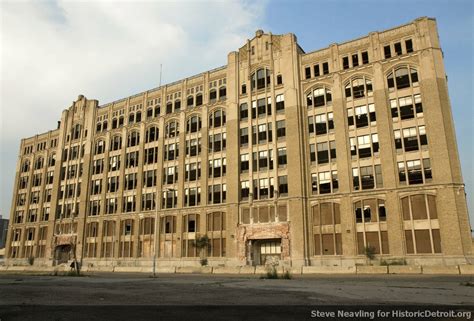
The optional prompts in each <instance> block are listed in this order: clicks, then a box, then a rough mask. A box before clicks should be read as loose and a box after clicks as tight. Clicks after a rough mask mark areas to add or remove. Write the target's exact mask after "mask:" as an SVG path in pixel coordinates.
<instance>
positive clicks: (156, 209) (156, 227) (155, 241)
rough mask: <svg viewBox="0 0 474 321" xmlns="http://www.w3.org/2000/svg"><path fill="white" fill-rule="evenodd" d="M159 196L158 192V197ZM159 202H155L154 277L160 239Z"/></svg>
mask: <svg viewBox="0 0 474 321" xmlns="http://www.w3.org/2000/svg"><path fill="white" fill-rule="evenodd" d="M156 198H158V193H157V197H156ZM157 229H158V203H156V204H155V228H154V231H155V237H154V243H155V244H154V245H153V277H154V278H155V277H156V252H157V250H156V248H157V243H158V242H157V241H158V230H157Z"/></svg>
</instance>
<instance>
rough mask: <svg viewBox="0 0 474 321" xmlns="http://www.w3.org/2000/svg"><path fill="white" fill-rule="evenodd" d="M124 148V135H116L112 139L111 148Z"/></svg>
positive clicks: (112, 149)
mask: <svg viewBox="0 0 474 321" xmlns="http://www.w3.org/2000/svg"><path fill="white" fill-rule="evenodd" d="M121 148H122V137H121V136H114V137H112V139H111V141H110V150H111V151H114V150H120V149H121Z"/></svg>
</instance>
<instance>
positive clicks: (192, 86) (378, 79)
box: [6, 18, 472, 267]
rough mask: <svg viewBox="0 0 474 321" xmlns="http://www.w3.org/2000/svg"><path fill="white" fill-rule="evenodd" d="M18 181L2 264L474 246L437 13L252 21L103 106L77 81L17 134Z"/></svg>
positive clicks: (316, 256)
mask: <svg viewBox="0 0 474 321" xmlns="http://www.w3.org/2000/svg"><path fill="white" fill-rule="evenodd" d="M13 194H14V195H13V199H12V208H11V215H10V217H11V220H10V227H9V232H8V233H9V234H8V239H7V248H6V253H7V260H8V263H9V264H22V262H28V260H29V259H30V258H34V264H43V265H54V264H58V263H63V262H68V260H72V259H74V258H77V259H78V260H81V261H82V263H83V265H85V264H89V266H90V265H95V266H101V265H117V264H120V265H133V266H150V265H151V264H152V262H153V259H154V256H155V255H156V258H157V261H156V262H157V264H158V266H186V265H199V264H200V258H203V257H205V258H207V259H208V264H209V265H213V266H217V265H226V266H245V265H263V264H268V263H269V262H276V263H278V264H280V265H283V266H294V267H298V266H303V265H331V266H334V265H344V266H348V265H355V264H357V263H364V262H366V254H367V252H368V251H369V252H373V253H375V255H376V256H377V257H380V258H382V259H386V260H391V259H393V260H405V261H406V262H408V264H448V265H449V264H460V263H466V262H467V261H469V259H470V258H471V257H472V240H471V235H470V223H469V218H468V211H467V205H466V197H465V192H464V184H463V180H462V176H461V167H460V161H459V157H458V151H457V145H456V138H455V131H454V124H453V119H452V114H451V107H450V101H449V97H448V89H447V78H446V74H445V70H444V65H443V53H442V50H441V48H440V43H439V39H438V33H437V27H436V21H435V20H434V19H431V18H419V19H416V20H414V21H412V22H411V23H409V24H406V25H403V26H400V27H396V28H393V29H390V30H387V31H383V32H372V33H370V34H369V35H367V36H365V37H362V38H359V39H356V40H353V41H348V42H345V43H342V44H332V45H330V46H329V47H327V48H324V49H321V50H317V51H313V52H310V53H305V52H304V51H303V49H302V48H301V47H300V46H299V45H298V43H297V40H296V37H295V35H293V34H285V35H272V34H270V33H264V32H263V31H261V30H258V31H257V32H256V34H255V37H253V39H251V40H248V41H247V42H246V43H245V45H243V46H242V47H241V48H240V49H239V50H238V51H236V52H231V53H229V55H228V61H227V65H225V66H223V67H220V68H217V69H214V70H211V71H208V72H204V73H202V74H199V75H196V76H193V77H190V78H186V79H184V80H181V81H177V82H174V83H171V84H166V85H163V86H160V87H158V88H155V89H152V90H149V91H146V92H143V93H140V94H137V95H134V96H131V97H128V98H125V99H121V100H119V101H115V102H113V103H108V104H104V105H99V103H98V101H97V100H89V99H87V98H86V97H84V96H82V95H80V96H79V97H78V99H77V100H76V101H74V102H73V103H72V105H71V106H70V107H68V108H67V109H66V110H64V111H63V112H62V115H61V119H60V122H58V128H57V129H56V130H51V131H48V132H46V133H43V134H38V135H36V136H34V137H31V138H26V139H23V140H22V142H21V148H20V154H19V157H18V164H17V168H16V177H15V184H14V193H13ZM203 236H207V238H208V242H207V244H204V245H205V246H204V247H203V248H201V247H200V248H197V246H196V242H195V241H196V239H198V238H201V237H203ZM205 243H206V242H205ZM30 261H31V259H30ZM69 262H70V261H69Z"/></svg>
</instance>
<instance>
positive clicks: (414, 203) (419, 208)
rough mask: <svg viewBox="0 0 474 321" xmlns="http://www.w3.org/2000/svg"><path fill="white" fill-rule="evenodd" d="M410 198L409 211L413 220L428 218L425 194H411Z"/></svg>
mask: <svg viewBox="0 0 474 321" xmlns="http://www.w3.org/2000/svg"><path fill="white" fill-rule="evenodd" d="M410 198H411V212H412V215H413V219H414V220H424V219H427V218H428V215H427V213H426V203H425V195H413V196H411V197H410Z"/></svg>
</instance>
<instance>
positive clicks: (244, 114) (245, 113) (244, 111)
mask: <svg viewBox="0 0 474 321" xmlns="http://www.w3.org/2000/svg"><path fill="white" fill-rule="evenodd" d="M248 117H249V110H248V105H247V103H243V104H240V120H246V119H248Z"/></svg>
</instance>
